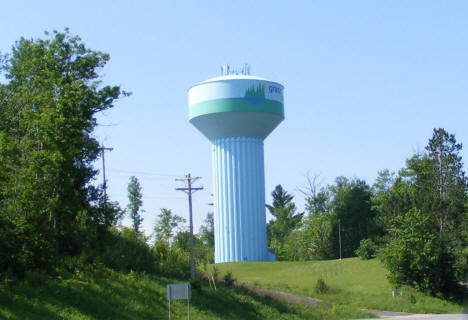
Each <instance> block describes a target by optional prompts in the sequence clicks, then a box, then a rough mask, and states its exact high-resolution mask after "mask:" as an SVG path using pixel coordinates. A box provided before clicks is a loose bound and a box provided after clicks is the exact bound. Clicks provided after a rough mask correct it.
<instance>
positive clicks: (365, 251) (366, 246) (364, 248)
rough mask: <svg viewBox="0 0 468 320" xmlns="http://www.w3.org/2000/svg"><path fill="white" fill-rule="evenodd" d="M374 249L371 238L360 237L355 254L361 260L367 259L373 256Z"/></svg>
mask: <svg viewBox="0 0 468 320" xmlns="http://www.w3.org/2000/svg"><path fill="white" fill-rule="evenodd" d="M375 251H376V247H375V243H374V241H372V240H371V239H362V240H361V242H360V243H359V248H357V249H356V251H355V252H356V255H357V256H359V257H360V258H361V259H362V260H369V259H371V258H373V257H374V255H375Z"/></svg>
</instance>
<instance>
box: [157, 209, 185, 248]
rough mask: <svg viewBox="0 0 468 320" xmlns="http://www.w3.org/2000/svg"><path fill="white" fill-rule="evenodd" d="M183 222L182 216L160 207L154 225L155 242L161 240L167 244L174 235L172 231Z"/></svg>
mask: <svg viewBox="0 0 468 320" xmlns="http://www.w3.org/2000/svg"><path fill="white" fill-rule="evenodd" d="M185 222H186V220H185V219H184V218H182V217H179V216H178V215H176V214H173V213H172V211H171V210H169V209H165V208H162V209H161V213H160V214H159V215H158V220H157V221H156V223H155V225H154V232H155V233H156V242H159V241H163V242H165V243H167V244H168V245H169V244H170V242H171V240H172V238H173V236H174V231H175V230H176V229H177V228H178V227H180V225H181V224H182V223H185Z"/></svg>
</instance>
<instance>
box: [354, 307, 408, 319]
mask: <svg viewBox="0 0 468 320" xmlns="http://www.w3.org/2000/svg"><path fill="white" fill-rule="evenodd" d="M360 310H361V311H365V312H369V313H372V314H375V315H376V316H378V317H379V318H392V317H402V316H411V315H413V313H406V312H396V311H383V310H374V309H360Z"/></svg>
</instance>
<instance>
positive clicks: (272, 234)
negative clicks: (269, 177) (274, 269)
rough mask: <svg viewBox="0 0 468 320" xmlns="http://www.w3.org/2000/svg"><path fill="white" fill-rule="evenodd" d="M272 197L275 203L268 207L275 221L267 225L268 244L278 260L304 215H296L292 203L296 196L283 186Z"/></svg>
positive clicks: (277, 188)
mask: <svg viewBox="0 0 468 320" xmlns="http://www.w3.org/2000/svg"><path fill="white" fill-rule="evenodd" d="M271 195H272V197H273V203H272V205H268V204H267V205H266V207H267V208H268V210H269V211H270V213H271V214H272V215H273V216H274V217H275V219H274V220H273V221H270V222H269V223H268V225H267V236H268V243H269V246H270V247H272V248H273V249H274V250H275V254H276V255H277V258H278V259H281V256H282V252H281V251H282V247H283V245H284V241H285V239H286V238H287V237H288V235H289V234H290V233H291V232H292V231H293V230H294V229H295V228H297V227H298V226H299V225H300V223H301V220H302V216H303V215H304V213H296V205H295V204H294V202H292V200H293V198H294V196H292V195H290V194H288V193H287V192H286V190H284V189H283V187H282V186H281V185H277V186H276V187H275V190H273V192H272V193H271Z"/></svg>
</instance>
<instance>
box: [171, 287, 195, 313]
mask: <svg viewBox="0 0 468 320" xmlns="http://www.w3.org/2000/svg"><path fill="white" fill-rule="evenodd" d="M167 300H168V301H169V320H171V301H172V300H187V316H188V320H190V284H189V283H181V284H168V285H167Z"/></svg>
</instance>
